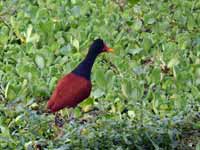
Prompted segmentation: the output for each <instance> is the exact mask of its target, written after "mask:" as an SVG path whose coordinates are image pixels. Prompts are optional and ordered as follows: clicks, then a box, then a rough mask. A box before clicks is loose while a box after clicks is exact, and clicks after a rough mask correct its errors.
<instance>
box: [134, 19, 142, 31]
mask: <svg viewBox="0 0 200 150" xmlns="http://www.w3.org/2000/svg"><path fill="white" fill-rule="evenodd" d="M141 28H142V21H141V20H139V19H137V20H135V21H134V24H133V30H134V32H135V31H139V30H140V29H141Z"/></svg>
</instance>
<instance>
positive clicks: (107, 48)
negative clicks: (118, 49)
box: [104, 45, 114, 52]
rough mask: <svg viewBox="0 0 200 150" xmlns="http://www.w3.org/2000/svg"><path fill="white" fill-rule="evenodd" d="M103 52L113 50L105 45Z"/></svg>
mask: <svg viewBox="0 0 200 150" xmlns="http://www.w3.org/2000/svg"><path fill="white" fill-rule="evenodd" d="M104 51H105V52H113V51H114V50H113V49H112V48H109V47H108V46H107V45H105V46H104Z"/></svg>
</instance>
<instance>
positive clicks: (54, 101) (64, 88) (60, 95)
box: [47, 39, 112, 112]
mask: <svg viewBox="0 0 200 150" xmlns="http://www.w3.org/2000/svg"><path fill="white" fill-rule="evenodd" d="M110 51H112V49H111V48H108V47H107V45H106V44H105V43H104V41H103V40H102V39H96V40H95V41H94V42H93V43H92V45H91V46H90V48H89V52H88V54H87V56H86V57H85V59H84V60H83V61H82V62H81V63H80V64H79V65H78V66H77V67H76V68H75V69H74V70H73V71H72V72H71V73H69V74H67V75H65V76H64V77H63V78H61V79H60V80H59V81H58V84H57V86H56V88H55V90H54V91H53V94H52V96H51V98H50V100H49V101H48V106H47V107H48V109H50V110H51V112H56V111H58V110H60V109H62V108H64V107H68V108H70V107H75V106H76V105H77V104H79V103H80V102H81V101H83V100H84V99H86V98H88V97H89V95H90V92H91V89H92V84H91V80H90V75H91V70H92V66H93V64H94V61H95V59H96V57H97V56H98V55H99V54H100V53H102V52H110Z"/></svg>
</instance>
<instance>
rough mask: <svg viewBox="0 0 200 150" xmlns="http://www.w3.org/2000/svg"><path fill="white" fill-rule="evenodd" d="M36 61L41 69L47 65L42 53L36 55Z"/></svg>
mask: <svg viewBox="0 0 200 150" xmlns="http://www.w3.org/2000/svg"><path fill="white" fill-rule="evenodd" d="M35 63H36V64H37V66H38V67H39V68H40V69H43V68H44V66H45V61H44V58H43V57H42V56H41V55H36V57H35Z"/></svg>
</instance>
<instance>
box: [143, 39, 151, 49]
mask: <svg viewBox="0 0 200 150" xmlns="http://www.w3.org/2000/svg"><path fill="white" fill-rule="evenodd" d="M142 45H143V48H144V50H145V51H148V50H149V49H150V48H151V46H152V41H151V39H149V38H144V39H143V43H142Z"/></svg>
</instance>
